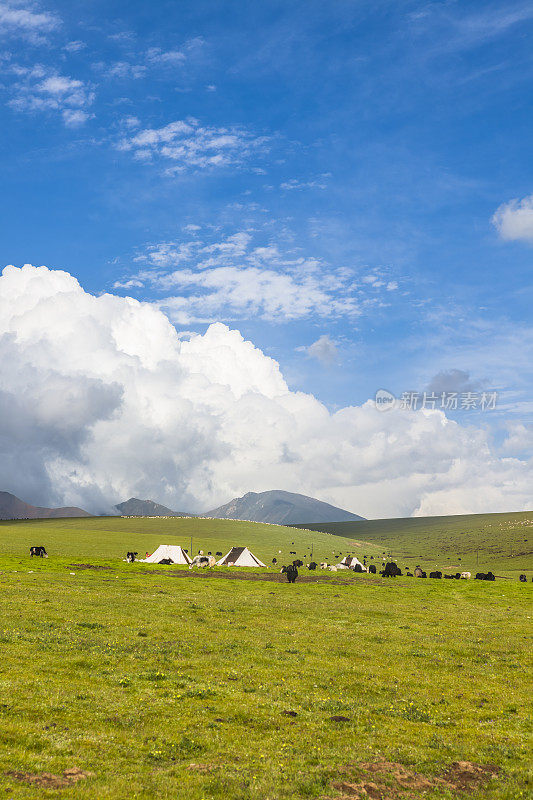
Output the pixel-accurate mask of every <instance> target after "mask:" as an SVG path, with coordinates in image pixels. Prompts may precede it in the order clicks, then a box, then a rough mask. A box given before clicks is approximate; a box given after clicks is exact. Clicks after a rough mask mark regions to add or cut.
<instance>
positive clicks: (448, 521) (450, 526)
mask: <svg viewBox="0 0 533 800" xmlns="http://www.w3.org/2000/svg"><path fill="white" fill-rule="evenodd" d="M302 527H303V526H298V528H302ZM312 527H313V529H315V530H316V531H317V532H319V533H324V532H326V531H327V532H328V533H332V534H334V535H335V536H339V537H341V541H342V542H343V544H342V547H343V548H345V547H346V543H345V540H348V547H349V546H350V543H354V546H353V547H352V549H354V550H355V551H356V552H357V551H359V552H360V551H361V548H362V549H365V546H367V549H369V550H370V552H375V548H377V550H378V551H379V554H380V556H381V555H382V554H384V555H385V554H386V555H389V554H390V555H392V557H393V558H395V559H397V560H399V561H401V562H402V563H401V564H400V566H402V567H404V566H414V565H416V564H418V563H420V564H421V565H422V566H424V567H427V568H431V569H435V568H436V567H437V568H438V569H441V570H443V571H449V572H455V568H457V570H461V571H464V570H467V571H470V572H473V573H475V572H488V570H492V571H493V572H496V571H498V572H499V574H501V575H509V576H511V577H516V576H517V574H518V573H520V572H525V571H527V570H529V571H530V572H531V571H533V511H522V512H517V513H514V514H510V513H508V514H470V515H464V516H452V517H413V518H410V519H375V520H368V521H365V522H338V523H334V524H331V523H330V524H328V525H325V524H322V525H313V526H312ZM404 561H405V563H403V562H404Z"/></svg>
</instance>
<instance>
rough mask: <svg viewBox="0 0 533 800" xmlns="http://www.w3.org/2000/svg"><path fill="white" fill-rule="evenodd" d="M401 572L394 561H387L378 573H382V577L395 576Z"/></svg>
mask: <svg viewBox="0 0 533 800" xmlns="http://www.w3.org/2000/svg"><path fill="white" fill-rule="evenodd" d="M401 574H402V571H401V569H400V567H399V566H398V564H397V563H396V562H395V561H387V563H386V564H385V569H384V570H382V571H381V572H380V575H383V577H384V578H395V577H396V576H397V575H401Z"/></svg>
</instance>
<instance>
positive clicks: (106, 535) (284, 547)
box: [0, 517, 351, 564]
mask: <svg viewBox="0 0 533 800" xmlns="http://www.w3.org/2000/svg"><path fill="white" fill-rule="evenodd" d="M293 542H294V544H293ZM36 544H44V545H45V546H46V549H47V552H48V553H49V555H52V554H54V555H59V556H66V557H72V558H73V559H78V560H79V559H83V558H94V557H98V558H104V559H111V560H112V561H113V562H114V561H116V559H117V558H125V556H126V552H127V551H128V550H132V551H137V552H138V553H139V558H144V555H145V553H146V552H149V553H151V552H153V551H154V550H155V549H156V547H157V546H158V545H160V544H180V545H181V546H182V547H185V548H187V549H188V550H189V552H190V553H197V552H198V550H200V549H202V550H204V552H205V553H207V552H208V551H211V552H212V553H216V552H217V551H219V552H222V553H223V554H224V555H225V554H226V553H227V552H228V550H229V549H230V547H233V545H236V546H241V545H246V546H247V547H249V548H250V549H251V550H252V552H253V553H254V554H255V555H256V556H257V557H258V558H260V559H261V561H263V562H264V563H265V564H271V562H272V558H277V559H278V561H279V562H280V563H289V561H292V560H293V559H294V555H291V551H295V552H297V553H298V555H301V557H302V561H303V560H304V559H306V561H307V562H308V561H309V560H310V557H311V553H313V558H314V559H315V560H317V561H319V560H320V561H321V560H328V561H329V562H331V563H333V562H334V560H335V556H337V555H341V554H347V553H349V552H351V551H350V550H349V543H348V542H344V541H343V540H340V539H339V538H338V537H336V536H332V535H331V534H327V533H314V532H313V533H312V532H309V531H299V530H294V529H290V528H285V527H283V526H281V525H264V524H261V523H258V522H238V521H235V520H225V519H201V518H196V517H169V518H159V519H157V518H156V519H154V518H135V517H130V518H127V517H126V518H122V517H83V518H73V519H50V520H17V521H9V522H0V554H12V555H17V554H19V553H20V554H23V555H26V553H27V552H29V548H30V547H31V546H32V545H36ZM280 550H281V553H280V552H279V551H280Z"/></svg>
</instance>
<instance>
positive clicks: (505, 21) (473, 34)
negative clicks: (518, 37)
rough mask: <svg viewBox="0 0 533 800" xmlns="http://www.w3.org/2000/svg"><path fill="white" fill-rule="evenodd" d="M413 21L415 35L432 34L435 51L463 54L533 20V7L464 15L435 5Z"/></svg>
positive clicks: (526, 5) (487, 9)
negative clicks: (464, 51)
mask: <svg viewBox="0 0 533 800" xmlns="http://www.w3.org/2000/svg"><path fill="white" fill-rule="evenodd" d="M457 11H460V12H461V13H457ZM410 19H411V22H412V25H413V29H414V30H415V32H418V33H431V34H432V38H433V42H434V44H433V45H432V48H433V49H434V50H436V51H437V50H438V51H453V50H455V51H460V50H468V49H470V48H474V47H479V46H480V45H483V44H485V43H487V42H490V41H493V40H494V39H496V38H498V37H500V36H503V35H505V34H506V33H508V32H509V31H510V30H511V29H512V28H514V27H515V26H516V25H519V24H520V23H525V22H528V21H530V20H532V19H533V5H532V4H531V3H530V2H528V1H527V2H522V3H515V4H514V5H511V4H510V3H508V4H503V5H500V6H494V5H492V6H491V5H485V6H484V7H483V8H482V11H480V12H474V13H470V14H468V13H466V14H465V13H463V9H462V7H461V6H454V5H453V4H447V3H443V4H436V3H432V4H428V5H426V6H424V7H423V8H422V9H421V10H418V11H416V12H414V13H413V14H411V15H410ZM437 32H438V34H437V35H436V33H437Z"/></svg>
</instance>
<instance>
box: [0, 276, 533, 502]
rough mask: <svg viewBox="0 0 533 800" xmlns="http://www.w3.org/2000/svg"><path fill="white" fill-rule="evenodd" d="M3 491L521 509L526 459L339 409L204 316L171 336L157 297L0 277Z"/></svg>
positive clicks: (390, 416) (368, 408) (437, 427)
mask: <svg viewBox="0 0 533 800" xmlns="http://www.w3.org/2000/svg"><path fill="white" fill-rule="evenodd" d="M0 346H1V353H2V358H1V361H0V409H1V413H0V488H1V489H4V490H7V491H12V492H14V493H16V494H17V495H19V496H21V497H22V498H23V499H26V500H28V501H30V502H33V503H36V504H40V505H44V504H67V503H68V504H73V505H80V506H82V507H85V508H87V509H88V510H90V511H93V512H97V513H98V512H105V511H108V510H110V507H111V505H112V504H113V503H116V502H118V501H120V500H124V499H125V498H127V497H130V496H131V495H135V496H140V497H143V498H152V499H154V500H156V501H159V502H163V503H164V504H165V505H168V506H170V507H173V508H175V509H177V510H191V511H200V510H204V509H206V508H209V507H213V506H216V505H219V504H221V503H222V502H225V501H227V500H228V499H229V498H231V497H233V496H235V495H239V494H242V493H243V492H244V491H247V490H255V491H262V490H266V489H271V488H284V489H287V490H289V491H296V492H303V493H306V494H309V495H315V496H317V497H319V498H320V499H323V500H326V501H329V502H332V503H334V504H337V505H341V506H344V507H346V508H348V509H351V510H353V511H356V512H358V513H361V514H363V515H364V516H369V517H383V516H395V515H396V516H405V515H409V514H453V513H462V512H481V511H503V510H520V509H524V508H527V507H531V505H532V497H531V464H528V463H527V462H526V461H521V460H518V459H513V458H508V459H504V458H498V457H497V456H496V455H495V454H494V452H493V451H492V449H491V446H490V442H489V440H488V438H487V435H486V433H485V431H483V430H481V429H475V428H471V427H470V428H467V427H463V426H461V425H459V424H457V423H455V422H453V421H451V420H448V419H447V418H446V417H445V416H444V414H443V413H441V412H439V411H425V412H421V411H418V412H406V411H396V410H393V411H391V412H389V413H387V414H381V413H379V412H378V411H376V410H375V408H374V406H373V403H372V402H371V401H368V402H367V403H365V404H364V405H362V406H354V407H348V408H343V409H341V410H339V411H337V412H336V413H330V412H329V411H328V409H327V408H326V407H325V406H324V405H323V404H322V403H320V402H319V401H318V400H317V399H316V398H315V397H313V396H312V395H308V394H303V393H301V392H293V391H290V389H289V388H288V386H287V384H286V382H285V380H284V378H283V376H282V374H281V371H280V368H279V365H278V364H277V363H276V362H275V361H274V360H273V359H271V358H268V357H267V356H265V355H264V354H263V353H262V352H261V351H260V350H258V349H257V348H256V347H254V346H253V344H252V343H250V342H247V341H245V340H244V339H243V338H242V336H241V335H240V333H239V332H238V331H236V330H230V329H229V328H228V327H226V326H225V325H222V324H220V323H215V324H212V325H210V326H209V328H208V329H207V331H206V332H205V334H203V335H197V334H193V335H191V336H190V338H189V339H184V338H183V337H180V335H179V334H178V332H177V331H176V329H175V328H174V327H173V325H172V324H171V323H170V322H169V320H168V318H167V317H166V316H165V315H164V314H163V313H162V312H161V311H160V310H159V309H158V308H157V307H155V306H154V305H152V304H149V303H140V302H138V301H136V300H134V299H132V298H129V297H117V296H115V295H112V294H104V295H102V296H99V297H96V296H93V295H91V294H89V293H87V292H85V291H84V290H83V289H82V287H81V286H80V285H79V284H78V282H77V281H76V279H75V278H74V277H72V276H71V275H69V274H68V273H67V272H61V271H55V270H49V269H47V268H46V267H38V268H36V267H32V266H29V265H27V266H25V267H23V268H22V269H18V268H15V267H12V266H9V267H6V268H5V269H4V271H3V273H2V276H1V277H0Z"/></svg>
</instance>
